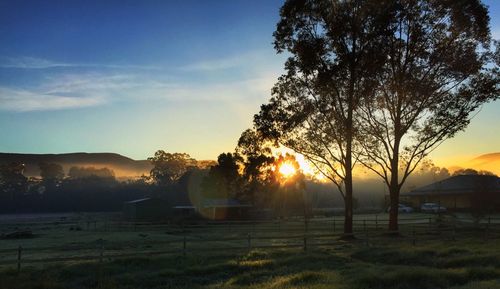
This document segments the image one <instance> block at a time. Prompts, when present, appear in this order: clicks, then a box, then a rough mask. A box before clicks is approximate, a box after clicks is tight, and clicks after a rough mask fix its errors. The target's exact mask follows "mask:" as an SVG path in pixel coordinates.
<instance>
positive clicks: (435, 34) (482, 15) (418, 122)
mask: <svg viewBox="0 0 500 289" xmlns="http://www.w3.org/2000/svg"><path fill="white" fill-rule="evenodd" d="M381 6H383V7H384V10H386V11H387V12H389V15H390V22H389V27H388V29H389V30H390V32H391V33H390V34H389V35H388V37H387V40H386V41H385V42H384V43H385V46H384V49H383V51H384V54H386V55H385V57H384V58H385V59H386V61H385V62H384V66H383V69H382V70H380V71H378V73H377V74H376V76H377V77H376V78H377V85H376V89H375V94H374V96H373V97H367V98H363V103H362V105H360V106H359V107H358V108H359V109H358V110H357V111H356V113H357V114H356V117H357V118H358V122H359V127H360V134H359V136H362V138H360V144H361V146H362V150H361V152H362V158H361V161H362V162H363V163H364V164H365V165H367V167H368V168H370V169H372V171H373V172H375V173H376V174H378V175H379V176H380V177H381V178H382V179H383V180H384V182H385V183H386V185H387V186H388V187H389V192H390V198H391V208H393V209H392V210H391V214H390V224H389V229H390V230H397V228H398V227H397V214H398V211H397V204H398V202H399V193H400V190H401V187H402V186H403V185H404V183H405V181H406V179H407V178H408V176H409V175H410V174H411V173H412V172H413V171H414V170H415V169H416V168H417V167H418V165H419V164H420V162H421V161H422V160H424V159H425V157H426V156H427V155H428V154H429V152H431V151H432V150H433V149H435V148H436V147H437V146H438V145H439V144H440V143H442V142H443V141H444V140H446V139H447V138H450V137H453V136H454V135H455V134H456V133H457V132H459V131H461V130H463V129H465V127H466V126H467V125H468V123H469V121H470V119H471V117H472V113H473V112H474V111H475V110H477V109H478V108H479V107H480V106H481V105H482V104H484V103H486V102H488V101H491V100H495V99H497V98H498V68H497V67H496V66H495V65H492V64H493V63H494V59H493V56H494V54H493V53H492V52H491V51H490V46H491V43H490V31H489V26H488V25H489V17H488V12H487V8H486V7H485V6H484V5H483V4H482V3H481V2H480V1H479V0H471V1H450V0H435V1H431V0H412V1H410V0H398V1H387V2H383V4H382V3H381Z"/></svg>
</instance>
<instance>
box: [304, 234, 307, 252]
mask: <svg viewBox="0 0 500 289" xmlns="http://www.w3.org/2000/svg"><path fill="white" fill-rule="evenodd" d="M305 251H307V236H306V235H304V252H305Z"/></svg>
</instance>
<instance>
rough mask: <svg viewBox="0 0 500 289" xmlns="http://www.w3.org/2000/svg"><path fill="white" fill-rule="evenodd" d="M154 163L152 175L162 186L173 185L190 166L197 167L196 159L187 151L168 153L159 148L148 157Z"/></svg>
mask: <svg viewBox="0 0 500 289" xmlns="http://www.w3.org/2000/svg"><path fill="white" fill-rule="evenodd" d="M148 160H149V161H150V162H151V164H152V165H153V168H152V169H151V172H150V176H151V178H152V179H153V181H154V182H155V183H156V184H157V185H160V186H166V185H172V184H174V183H175V182H177V180H179V178H180V177H181V176H182V175H184V174H185V173H186V172H187V171H188V170H189V169H190V168H194V167H196V164H197V163H196V160H195V159H193V158H191V157H190V156H189V155H188V154H186V153H167V152H165V151H163V150H158V151H157V152H156V153H155V155H154V156H153V157H150V158H148Z"/></svg>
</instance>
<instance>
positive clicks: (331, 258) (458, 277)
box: [0, 239, 500, 289]
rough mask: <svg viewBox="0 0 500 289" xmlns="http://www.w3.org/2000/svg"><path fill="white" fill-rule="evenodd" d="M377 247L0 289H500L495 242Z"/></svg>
mask: <svg viewBox="0 0 500 289" xmlns="http://www.w3.org/2000/svg"><path fill="white" fill-rule="evenodd" d="M384 243H385V245H377V246H372V247H366V245H365V244H364V243H363V242H359V241H358V242H354V243H346V244H339V245H338V246H335V247H331V248H324V249H319V248H316V249H313V250H310V251H308V252H303V251H302V250H299V249H286V250H285V249H283V250H277V249H272V250H252V251H250V252H247V253H240V254H229V255H224V254H203V255H193V254H188V255H187V256H186V257H183V256H180V255H178V256H165V257H151V258H150V257H135V258H127V259H117V260H108V261H106V262H104V264H103V265H102V267H100V266H99V264H98V263H96V262H85V263H73V264H71V263H65V264H61V263H56V264H52V265H47V266H43V267H26V268H23V270H22V272H21V273H20V274H19V275H17V273H16V271H15V270H13V269H12V268H6V269H3V270H1V271H0V288H2V289H4V288H5V289H7V288H8V289H25V288H26V289H27V288H40V289H42V288H43V289H56V288H76V289H78V288H81V289H84V288H158V289H160V288H195V289H196V288H200V289H201V288H204V289H211V288H223V289H226V288H235V289H244V288H245V289H247V288H269V289H271V288H273V289H280V288H313V289H315V288H316V289H320V288H325V289H326V288H354V289H357V288H359V289H378V288H401V289H403V288H415V289H431V288H432V289H435V288H456V289H465V288H474V289H476V288H480V289H485V288H500V258H499V256H498V252H500V243H499V242H497V240H492V241H490V242H488V243H487V244H484V243H483V244H480V242H479V241H478V240H474V239H468V240H466V241H457V242H455V243H454V244H453V245H452V246H450V245H447V244H446V243H443V242H427V243H426V244H424V245H421V246H415V247H414V246H411V245H408V244H407V243H403V242H399V241H397V240H393V239H387V240H386V242H384ZM390 243H392V244H390ZM462 247H464V248H469V249H460V248H462ZM456 260H462V261H463V262H459V261H456ZM464 260H465V261H464ZM471 260H472V261H471ZM99 276H100V277H99ZM98 280H100V282H98Z"/></svg>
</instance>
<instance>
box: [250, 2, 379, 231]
mask: <svg viewBox="0 0 500 289" xmlns="http://www.w3.org/2000/svg"><path fill="white" fill-rule="evenodd" d="M379 2H380V1H370V0H365V1H330V0H314V1H313V0H302V1H295V0H290V1H286V2H285V4H284V5H283V7H282V8H281V11H280V15H281V19H280V21H279V23H278V25H277V29H276V32H275V33H274V38H275V42H274V46H275V48H276V50H277V51H278V52H280V53H281V52H285V51H286V52H288V53H289V55H290V57H289V58H288V60H287V61H286V63H285V69H286V74H284V75H282V76H281V77H280V78H279V79H278V82H277V83H276V84H275V86H274V88H273V90H272V94H273V97H272V98H271V100H270V101H269V103H268V104H266V105H263V106H262V107H261V111H260V113H259V114H258V115H256V117H255V126H256V127H257V129H258V130H259V131H260V132H261V133H262V134H264V135H265V136H266V137H269V138H271V139H273V140H275V141H277V142H278V143H280V144H281V145H284V146H286V147H288V148H291V149H293V150H294V151H295V152H298V153H301V154H302V155H304V156H305V157H306V158H307V159H308V160H309V161H310V162H311V163H312V164H313V165H314V166H315V167H316V168H317V169H318V170H319V171H320V172H321V173H322V174H323V175H325V176H326V177H327V178H328V179H330V180H331V181H332V182H333V183H334V184H335V185H336V186H337V188H338V190H339V191H340V193H341V194H342V196H343V197H344V200H345V223H344V231H345V233H351V232H352V201H353V197H352V169H353V166H354V163H355V159H356V155H354V156H353V145H354V139H355V136H356V134H357V128H356V123H355V121H354V111H355V110H356V109H357V107H358V105H359V103H360V102H361V99H362V98H364V97H367V95H370V94H371V93H372V92H373V89H374V87H375V85H376V84H377V83H376V78H375V76H376V75H377V73H379V72H378V71H379V69H380V68H381V67H382V64H383V62H384V61H385V59H384V56H385V55H384V53H383V50H384V48H385V43H383V41H384V36H385V34H386V33H387V31H386V28H387V20H388V18H387V15H386V13H385V11H384V10H383V8H382V6H381V5H379Z"/></svg>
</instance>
